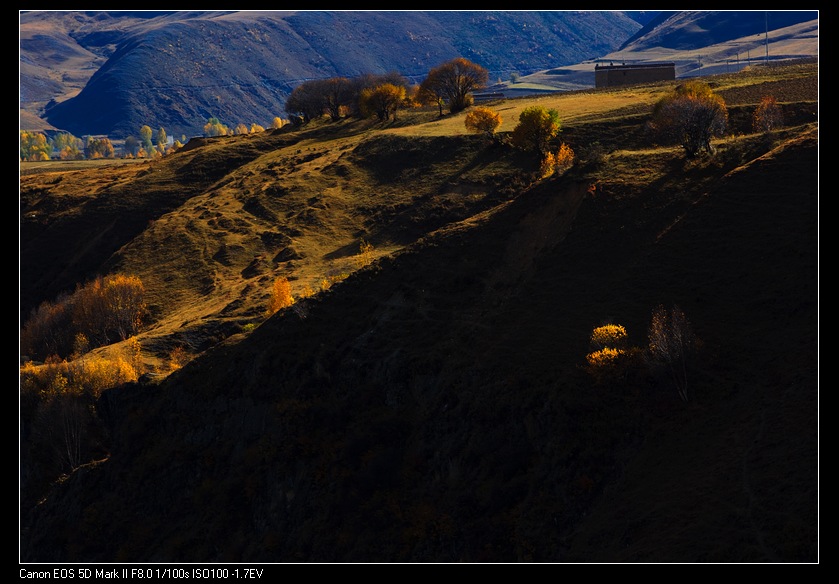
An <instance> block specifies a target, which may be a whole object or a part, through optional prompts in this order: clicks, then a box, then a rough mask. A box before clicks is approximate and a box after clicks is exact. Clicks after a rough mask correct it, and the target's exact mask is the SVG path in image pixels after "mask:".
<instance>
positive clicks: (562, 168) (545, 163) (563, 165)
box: [539, 142, 576, 178]
mask: <svg viewBox="0 0 839 584" xmlns="http://www.w3.org/2000/svg"><path fill="white" fill-rule="evenodd" d="M575 158H576V157H575V155H574V150H572V149H571V147H570V146H569V145H568V144H565V143H564V142H563V143H562V144H561V145H560V146H559V149H558V150H557V151H556V152H547V153H545V155H544V156H543V157H542V162H541V164H540V167H539V171H540V173H541V175H542V178H548V177H549V176H552V175H554V174H560V175H561V174H564V173H565V172H567V171H568V170H569V169H570V168H571V167H572V166H574V160H575Z"/></svg>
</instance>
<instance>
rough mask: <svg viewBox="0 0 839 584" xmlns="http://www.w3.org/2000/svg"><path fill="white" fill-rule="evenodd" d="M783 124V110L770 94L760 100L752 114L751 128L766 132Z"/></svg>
mask: <svg viewBox="0 0 839 584" xmlns="http://www.w3.org/2000/svg"><path fill="white" fill-rule="evenodd" d="M783 125H784V112H783V110H781V106H780V105H778V102H777V101H775V98H774V97H772V96H771V95H767V96H765V97H763V98H762V99H761V100H760V104H758V106H757V107H756V108H755V111H754V114H752V130H754V131H755V132H762V133H764V134H768V133H769V132H772V131H773V130H777V129H778V128H782V127H783Z"/></svg>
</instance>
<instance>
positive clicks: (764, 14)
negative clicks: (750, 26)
mask: <svg viewBox="0 0 839 584" xmlns="http://www.w3.org/2000/svg"><path fill="white" fill-rule="evenodd" d="M763 16H764V26H765V27H766V36H765V37H764V39H765V44H766V58H765V59H764V63H763V64H764V65H769V12H764V13H763Z"/></svg>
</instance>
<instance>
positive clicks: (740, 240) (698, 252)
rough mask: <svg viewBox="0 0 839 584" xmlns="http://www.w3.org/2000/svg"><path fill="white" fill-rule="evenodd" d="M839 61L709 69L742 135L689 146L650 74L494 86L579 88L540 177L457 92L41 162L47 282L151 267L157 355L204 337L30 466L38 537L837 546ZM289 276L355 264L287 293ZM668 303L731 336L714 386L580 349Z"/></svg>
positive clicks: (224, 546) (145, 340) (378, 552)
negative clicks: (396, 114) (401, 106)
mask: <svg viewBox="0 0 839 584" xmlns="http://www.w3.org/2000/svg"><path fill="white" fill-rule="evenodd" d="M817 72H818V69H817V66H813V65H811V66H807V65H801V66H791V67H786V68H771V69H766V70H761V71H752V72H748V73H741V74H738V75H730V76H721V77H717V78H714V79H713V83H714V84H715V88H716V90H717V91H718V92H720V94H721V95H723V96H724V97H725V99H726V103H727V104H728V107H729V111H730V114H731V124H732V125H731V128H732V133H731V135H730V136H729V137H727V138H725V139H721V140H719V141H718V143H717V145H718V153H717V155H716V156H714V157H713V158H702V159H699V160H694V161H687V160H685V159H684V158H683V156H682V154H681V152H680V151H679V149H676V148H659V147H655V146H653V145H652V144H651V143H650V141H649V137H648V136H646V134H645V132H644V123H645V121H646V119H647V118H648V116H649V112H650V109H651V105H652V103H653V102H654V101H655V99H656V98H657V97H658V96H660V95H663V94H664V92H666V91H669V90H670V89H671V88H672V86H673V84H654V85H650V86H644V87H640V86H639V87H632V88H625V89H622V90H610V91H586V92H578V93H569V94H562V95H553V96H549V97H541V98H531V99H521V100H507V101H503V102H498V103H495V104H491V107H494V108H496V109H497V111H499V112H501V114H502V116H503V117H504V124H503V125H502V131H508V130H510V129H512V126H514V125H515V119H516V117H517V112H519V111H521V109H523V108H524V107H526V106H528V105H533V104H539V105H546V106H548V107H555V108H556V109H557V110H558V111H559V112H560V115H561V117H562V119H563V134H562V136H563V139H565V140H567V141H568V143H570V144H571V145H572V146H573V147H574V148H575V150H576V151H577V152H578V153H579V154H580V156H581V164H579V165H578V166H577V167H575V168H574V169H573V170H572V171H571V172H569V173H568V174H566V175H564V176H562V177H554V178H550V179H546V180H541V181H536V180H534V176H533V171H534V170H535V169H536V166H537V161H535V160H533V157H532V156H528V155H526V154H524V153H522V152H520V151H518V150H515V149H512V148H510V147H507V146H499V145H492V144H490V143H487V142H485V141H483V140H481V139H479V138H478V137H475V136H469V135H466V134H465V132H464V129H463V117H462V116H461V115H458V116H447V117H445V118H443V119H437V117H436V113H435V112H433V111H428V112H425V111H417V112H413V113H410V114H408V113H406V114H405V115H401V116H400V119H399V121H398V122H395V123H392V124H390V125H387V126H382V125H378V124H371V123H369V122H366V123H360V122H349V121H348V122H342V123H338V124H331V123H322V124H313V125H312V126H308V127H304V128H302V129H300V130H280V131H274V132H266V133H263V134H256V135H249V136H237V137H229V138H224V139H213V140H202V141H196V142H194V143H190V144H189V145H188V148H187V149H185V150H184V151H182V152H180V153H178V154H176V155H173V156H170V157H166V158H164V159H162V160H160V161H157V162H153V163H142V164H133V165H125V166H122V167H113V168H109V169H101V168H100V169H97V170H73V171H68V172H63V173H62V172H38V173H35V174H31V175H24V176H22V177H21V195H22V232H21V238H22V239H21V277H22V298H31V299H34V298H37V297H38V295H39V294H40V297H42V298H49V297H50V296H49V292H47V291H48V290H52V291H59V290H61V289H67V288H68V287H72V286H74V285H75V283H76V282H80V281H82V280H83V278H85V277H88V276H89V275H90V274H93V273H95V272H97V271H109V270H113V271H116V270H124V271H126V272H129V273H134V274H139V275H140V276H141V277H142V278H143V281H144V282H145V283H146V286H147V293H148V297H149V302H150V304H151V305H152V313H153V317H154V320H153V322H152V324H151V325H150V326H149V328H147V330H145V331H144V332H143V333H142V334H141V335H139V337H138V338H139V340H140V342H141V344H142V347H143V356H144V359H145V360H146V362H147V364H148V366H149V367H155V366H158V365H160V364H161V363H162V362H163V361H165V358H166V355H167V351H168V350H169V349H170V348H171V347H172V346H174V345H176V344H181V343H186V345H187V346H189V348H190V350H191V351H192V352H193V353H194V354H195V358H194V359H193V360H192V361H191V362H190V363H189V364H188V365H187V366H185V367H183V368H182V369H179V370H178V371H176V372H174V373H172V374H170V375H168V376H167V377H165V379H163V380H162V381H159V382H157V383H138V384H129V385H125V386H121V387H118V388H115V389H113V390H109V391H107V392H105V393H104V394H103V395H102V397H101V398H100V399H99V400H98V402H97V403H96V405H95V407H96V411H97V413H98V416H99V417H100V419H101V422H102V429H103V430H102V431H103V436H104V438H103V439H102V449H103V451H102V452H101V453H99V455H98V456H96V457H95V460H91V461H90V462H89V463H87V464H85V465H82V466H81V467H79V468H78V469H76V470H75V471H74V472H72V473H69V474H68V475H67V476H64V477H61V479H60V480H59V481H57V482H56V483H55V484H54V485H52V486H50V487H48V486H47V485H46V484H45V483H44V482H43V479H41V481H40V482H39V481H35V480H31V481H30V482H29V483H28V484H26V485H24V486H25V487H26V488H25V489H24V492H23V493H22V501H21V504H22V533H21V538H22V542H21V544H22V545H21V559H22V560H24V561H37V562H49V561H85V562H87V561H98V562H109V561H119V562H147V561H154V562H168V561H171V562H193V561H194V562H218V561H229V562H256V561H263V562H294V561H300V562H327V561H342V562H370V561H380V562H394V561H408V562H458V561H461V562H462V561H465V562H507V561H509V562H515V561H519V562H615V561H619V562H640V561H651V562H672V561H685V562H715V561H723V562H812V561H817V559H818V490H817V489H818V409H817V405H818V364H819V363H818V120H817V118H816V114H817V108H818V92H817V87H818V84H817V81H818V75H817ZM767 91H771V93H772V94H773V95H775V96H776V97H777V99H778V101H779V102H781V103H782V104H783V106H784V111H785V115H786V116H787V124H786V127H785V128H784V129H783V130H781V131H779V132H777V133H776V134H774V135H773V136H772V137H771V141H767V139H766V138H765V137H764V136H759V135H754V134H751V133H750V132H749V130H748V129H747V120H748V119H749V114H750V112H751V111H752V110H753V108H754V106H755V105H756V104H757V103H758V102H759V100H760V98H761V97H762V96H763V95H765V93H766V92H767ZM22 169H23V167H22ZM362 240H364V241H369V242H371V243H373V245H374V249H375V256H376V258H377V261H375V262H374V263H373V264H371V265H368V266H366V267H364V268H361V269H358V264H357V263H356V262H355V261H354V260H355V256H356V255H357V254H358V246H359V243H360V242H361V241H362ZM59 241H60V242H62V245H57V243H56V242H59ZM36 266H37V269H36ZM344 274H348V277H346V278H343V275H344ZM278 275H285V276H287V277H289V278H290V279H291V281H292V287H293V291H294V293H295V294H296V295H297V294H299V293H300V292H301V291H302V290H303V289H304V288H305V287H306V286H312V287H314V284H316V283H317V282H318V281H319V280H320V279H322V278H324V277H329V276H341V277H342V278H343V279H342V280H341V281H340V282H338V283H336V284H334V285H333V286H332V287H331V288H329V289H328V290H327V291H325V292H322V293H319V294H315V295H313V296H311V297H309V298H307V299H299V300H298V302H297V303H296V304H295V305H294V306H292V307H290V308H288V309H285V310H283V311H281V312H279V313H277V314H275V315H274V316H272V317H270V318H267V319H266V318H265V307H266V304H267V297H268V294H269V292H270V282H271V281H272V280H273V278H274V277H275V276H278ZM30 302H33V303H34V300H31V301H30ZM658 304H665V305H668V306H670V305H672V304H678V305H679V306H680V307H681V308H682V309H684V311H685V313H686V314H687V315H688V317H689V318H690V321H691V323H692V325H693V327H694V328H695V331H696V333H697V336H698V337H699V338H700V339H701V341H702V343H701V351H700V352H699V354H698V356H697V360H696V361H695V362H694V364H693V367H692V368H691V370H690V384H691V385H690V387H691V396H692V399H691V401H689V402H687V403H684V402H682V401H680V400H679V399H678V396H677V395H676V393H675V391H674V390H673V388H672V387H670V386H669V385H668V384H666V383H662V382H660V381H659V380H657V379H656V378H655V377H653V376H651V375H649V374H648V373H647V372H646V371H645V370H644V368H643V367H638V368H635V369H631V370H629V371H628V374H627V375H626V376H624V377H622V378H615V379H612V380H610V381H607V382H605V383H596V382H595V380H594V379H593V378H592V377H591V376H589V375H588V374H587V373H586V371H585V370H584V368H583V365H584V364H585V354H586V353H587V352H588V349H589V344H588V341H589V335H590V334H591V331H592V329H593V328H594V327H596V326H599V325H601V324H605V323H609V322H612V323H619V324H622V325H624V326H626V328H627V330H628V332H629V335H630V341H631V343H632V344H634V345H639V346H640V345H643V344H644V343H645V335H646V329H647V326H648V325H649V319H650V315H651V311H652V310H653V308H654V307H655V306H656V305H658ZM22 308H23V307H22ZM22 314H24V313H23V312H22ZM248 323H254V324H258V325H259V326H257V327H256V328H255V329H254V330H253V331H252V332H247V329H243V326H244V325H246V324H248ZM24 436H25V438H26V433H25V432H24ZM37 462H38V461H37V460H34V459H29V458H24V470H26V471H31V468H29V467H28V465H30V464H31V465H34V464H37ZM22 476H24V477H30V476H31V474H30V473H27V472H22ZM117 518H118V520H115V519H117Z"/></svg>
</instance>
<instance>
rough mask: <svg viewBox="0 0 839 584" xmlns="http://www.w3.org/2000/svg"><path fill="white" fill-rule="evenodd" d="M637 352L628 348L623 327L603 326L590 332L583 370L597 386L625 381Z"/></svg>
mask: <svg viewBox="0 0 839 584" xmlns="http://www.w3.org/2000/svg"><path fill="white" fill-rule="evenodd" d="M639 352H640V350H639V349H637V348H633V347H629V345H628V336H627V332H626V328H625V327H623V326H622V325H619V324H605V325H602V326H599V327H596V328H595V329H594V330H593V331H592V332H591V336H590V337H589V353H588V354H587V355H586V364H585V369H586V371H588V373H589V374H590V375H591V376H592V377H593V378H594V380H595V382H596V383H598V384H601V383H607V382H613V381H619V380H625V379H626V378H627V375H628V373H629V371H630V370H631V369H632V368H633V366H634V363H635V361H636V357H637V356H638V354H639Z"/></svg>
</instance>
